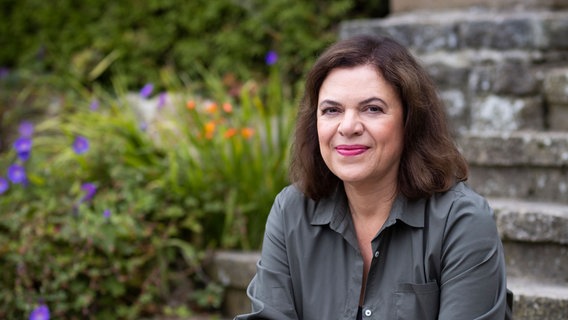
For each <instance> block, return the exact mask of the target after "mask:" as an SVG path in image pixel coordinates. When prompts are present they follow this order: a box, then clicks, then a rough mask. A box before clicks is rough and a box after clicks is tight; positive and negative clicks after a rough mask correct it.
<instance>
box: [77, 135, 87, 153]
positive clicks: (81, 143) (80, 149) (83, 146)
mask: <svg viewBox="0 0 568 320" xmlns="http://www.w3.org/2000/svg"><path fill="white" fill-rule="evenodd" d="M73 150H74V151H75V153H76V154H83V153H85V152H87V150H89V140H88V139H87V138H85V137H83V136H77V137H76V138H75V141H73Z"/></svg>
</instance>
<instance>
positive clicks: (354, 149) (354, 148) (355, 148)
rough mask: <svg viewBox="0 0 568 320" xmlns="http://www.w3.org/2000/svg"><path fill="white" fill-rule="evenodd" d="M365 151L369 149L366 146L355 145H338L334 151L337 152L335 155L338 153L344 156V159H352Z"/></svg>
mask: <svg viewBox="0 0 568 320" xmlns="http://www.w3.org/2000/svg"><path fill="white" fill-rule="evenodd" d="M367 149H369V148H368V147H366V146H363V145H359V144H355V145H340V146H337V147H335V150H336V151H337V153H339V154H340V155H342V156H346V157H352V156H357V155H360V154H362V153H363V152H365V151H367Z"/></svg>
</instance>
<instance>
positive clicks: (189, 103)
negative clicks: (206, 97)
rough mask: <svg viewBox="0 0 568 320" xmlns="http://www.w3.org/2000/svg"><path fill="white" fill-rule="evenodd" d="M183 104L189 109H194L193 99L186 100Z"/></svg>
mask: <svg viewBox="0 0 568 320" xmlns="http://www.w3.org/2000/svg"><path fill="white" fill-rule="evenodd" d="M185 106H186V107H187V108H188V109H189V110H193V109H195V101H193V100H188V101H187V103H186V104H185Z"/></svg>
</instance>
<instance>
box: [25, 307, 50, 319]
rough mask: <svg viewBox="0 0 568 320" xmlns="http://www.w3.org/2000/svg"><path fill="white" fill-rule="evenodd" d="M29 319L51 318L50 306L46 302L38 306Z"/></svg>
mask: <svg viewBox="0 0 568 320" xmlns="http://www.w3.org/2000/svg"><path fill="white" fill-rule="evenodd" d="M29 320H49V308H48V307H47V306H46V305H45V304H42V305H40V306H38V307H37V308H35V309H34V310H33V311H32V313H31V314H30V319H29Z"/></svg>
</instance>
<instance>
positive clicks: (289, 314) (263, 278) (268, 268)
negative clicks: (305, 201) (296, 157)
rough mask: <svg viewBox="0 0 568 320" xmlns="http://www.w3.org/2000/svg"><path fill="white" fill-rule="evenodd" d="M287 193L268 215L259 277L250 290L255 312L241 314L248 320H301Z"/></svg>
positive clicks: (241, 317)
mask: <svg viewBox="0 0 568 320" xmlns="http://www.w3.org/2000/svg"><path fill="white" fill-rule="evenodd" d="M284 197H285V192H283V193H281V194H280V195H279V196H278V197H277V198H276V200H275V202H274V204H273V206H272V209H271V210H270V213H269V215H268V219H267V222H266V229H265V233H264V240H263V243H262V253H261V258H260V261H259V262H258V263H257V266H256V267H257V269H256V275H255V276H254V278H253V279H252V281H251V282H250V284H249V286H248V288H247V295H248V297H249V299H250V300H251V307H252V311H251V313H248V314H243V315H238V316H236V317H235V320H245V319H275V320H276V319H277V320H288V319H289V320H292V319H298V316H297V314H296V310H295V307H294V299H293V288H292V280H291V277H290V269H289V265H288V254H287V249H286V241H285V224H284V219H283V208H282V206H283V202H284V199H283V198H284Z"/></svg>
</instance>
